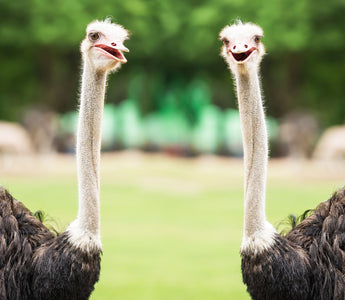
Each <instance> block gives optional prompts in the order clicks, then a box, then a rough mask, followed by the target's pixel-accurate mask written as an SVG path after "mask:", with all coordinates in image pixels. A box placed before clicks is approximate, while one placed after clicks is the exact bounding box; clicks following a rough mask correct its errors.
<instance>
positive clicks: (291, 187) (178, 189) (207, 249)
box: [0, 154, 344, 300]
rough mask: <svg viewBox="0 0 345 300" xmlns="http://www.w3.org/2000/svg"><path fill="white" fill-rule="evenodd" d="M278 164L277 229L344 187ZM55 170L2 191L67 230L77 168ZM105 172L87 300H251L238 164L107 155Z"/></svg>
mask: <svg viewBox="0 0 345 300" xmlns="http://www.w3.org/2000/svg"><path fill="white" fill-rule="evenodd" d="M72 162H73V161H72ZM284 166H285V165H284ZM284 166H282V167H279V165H278V166H275V167H274V168H273V170H272V171H270V173H269V183H268V191H267V215H268V219H269V220H270V221H271V222H272V223H273V224H274V225H277V224H279V222H280V221H281V220H283V219H285V218H286V217H287V216H288V215H289V214H290V213H296V214H301V213H302V212H303V211H304V210H305V209H307V208H313V207H315V206H316V204H317V203H319V202H321V201H323V200H326V199H327V198H328V196H329V195H330V194H331V192H332V191H333V190H335V189H336V188H337V187H340V186H341V184H343V183H344V181H343V182H342V180H341V178H340V177H339V178H336V179H334V178H333V179H332V180H324V179H323V178H322V180H321V179H316V180H315V178H314V180H311V179H310V180H309V179H308V177H307V176H305V177H304V176H302V175H301V174H300V173H299V172H297V171H291V172H289V171H286V172H285V173H284V174H280V173H279V172H278V170H280V169H282V168H284ZM60 167H61V166H59V167H58V168H60ZM52 169H54V167H50V168H49V171H47V172H46V171H45V168H41V167H39V166H38V167H37V170H35V171H34V172H32V173H33V174H31V173H30V172H28V171H24V172H23V173H21V172H17V173H16V172H14V173H6V172H5V173H4V172H3V173H1V174H0V178H1V184H3V185H5V186H6V187H7V188H8V189H9V190H10V191H11V193H12V194H13V195H14V196H15V197H16V198H18V199H19V200H21V201H22V202H24V203H25V204H26V206H27V207H28V208H30V209H31V210H32V211H35V210H38V209H42V210H43V211H45V212H46V213H48V215H49V216H50V217H52V218H53V219H54V220H55V222H56V224H57V225H58V227H59V229H60V230H64V229H65V228H66V226H67V225H68V224H69V223H70V222H71V221H72V220H73V219H74V217H75V216H76V211H77V187H76V176H75V168H74V164H73V163H70V162H69V161H68V163H66V166H65V167H62V169H59V171H58V172H54V171H52ZM101 173H102V176H101V210H102V220H101V223H102V241H103V257H102V269H101V276H100V281H99V282H98V283H97V285H96V287H95V291H94V293H93V294H92V296H91V299H93V300H96V299H121V300H145V299H147V300H163V299H164V300H170V299H171V300H173V299H174V300H188V299H190V300H195V299H198V300H202V299H205V300H206V299H207V300H225V299H227V300H230V299H249V296H248V295H247V293H246V290H245V286H244V285H243V283H242V280H241V271H240V255H239V247H240V242H241V235H242V232H241V231H242V215H243V203H242V178H243V177H242V164H241V162H240V161H234V160H227V159H216V158H202V159H192V160H186V159H172V158H167V157H165V156H161V155H153V156H152V155H149V156H147V155H141V154H140V155H139V154H130V155H128V154H127V155H125V154H120V155H116V156H106V157H103V159H102V172H101ZM314 175H315V174H314ZM313 177H315V176H313ZM315 181H316V183H315Z"/></svg>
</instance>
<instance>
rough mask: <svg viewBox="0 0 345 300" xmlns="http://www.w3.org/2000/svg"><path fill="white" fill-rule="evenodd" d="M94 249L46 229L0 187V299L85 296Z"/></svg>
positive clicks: (96, 268) (94, 268) (93, 275)
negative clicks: (84, 249)
mask: <svg viewBox="0 0 345 300" xmlns="http://www.w3.org/2000/svg"><path fill="white" fill-rule="evenodd" d="M100 255H101V253H100V252H95V253H86V252H84V251H82V250H80V249H77V248H75V247H73V246H72V245H71V244H70V243H69V241H68V236H67V234H66V233H63V234H61V235H58V236H56V235H55V234H53V233H51V232H50V231H49V230H48V229H47V228H46V227H45V226H44V225H43V224H42V223H41V222H40V221H39V220H38V219H37V218H36V217H35V216H34V215H33V214H32V213H31V212H30V211H29V210H28V209H27V208H25V207H24V205H23V204H22V203H20V202H19V201H17V200H15V199H14V198H13V197H12V196H11V195H10V194H9V193H8V192H7V191H6V190H4V189H3V188H1V187H0V300H19V299H20V300H26V299H27V300H36V299H37V300H38V299H41V300H43V299H49V300H53V299H61V300H62V299H64V300H67V299H71V300H72V299H88V298H89V296H90V294H91V292H92V291H93V289H94V284H95V283H96V282H97V281H98V277H99V272H100Z"/></svg>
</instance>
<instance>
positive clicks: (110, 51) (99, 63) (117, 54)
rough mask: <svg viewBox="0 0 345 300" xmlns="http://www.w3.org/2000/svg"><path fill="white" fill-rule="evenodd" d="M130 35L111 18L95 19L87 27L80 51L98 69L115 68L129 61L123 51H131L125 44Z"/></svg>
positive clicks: (107, 69)
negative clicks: (112, 21)
mask: <svg viewBox="0 0 345 300" xmlns="http://www.w3.org/2000/svg"><path fill="white" fill-rule="evenodd" d="M128 35H129V33H128V31H127V30H126V29H124V28H123V27H122V26H121V25H118V24H115V23H111V21H110V19H106V20H105V21H93V22H91V23H90V24H89V25H88V26H87V28H86V37H85V39H84V40H83V41H82V43H81V47H80V51H81V53H82V54H83V57H84V59H88V60H89V62H91V64H92V65H93V66H94V67H95V68H96V70H100V71H110V70H115V69H116V68H118V67H119V66H120V65H121V64H122V63H126V62H127V60H126V58H125V56H124V55H123V53H122V52H129V50H128V49H127V48H126V47H125V46H124V45H123V43H124V41H125V40H126V39H128Z"/></svg>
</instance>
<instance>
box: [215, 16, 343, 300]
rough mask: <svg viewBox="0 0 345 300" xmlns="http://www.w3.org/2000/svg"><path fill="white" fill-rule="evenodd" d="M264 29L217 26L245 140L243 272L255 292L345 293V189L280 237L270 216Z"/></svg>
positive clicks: (263, 295) (285, 295)
mask: <svg viewBox="0 0 345 300" xmlns="http://www.w3.org/2000/svg"><path fill="white" fill-rule="evenodd" d="M262 36H263V31H262V29H261V28H260V27H259V26H257V25H255V24H252V23H245V24H242V23H241V22H240V21H239V22H237V23H235V24H233V25H231V26H226V27H225V28H224V29H223V30H222V31H221V32H220V39H221V40H222V41H223V43H224V45H223V47H222V52H221V55H222V56H223V57H224V59H225V61H226V62H227V63H228V65H229V68H230V70H231V72H232V74H233V76H234V78H235V82H236V88H237V97H238V105H239V111H240V117H241V124H242V138H243V147H244V169H245V176H244V181H245V182H244V185H245V188H244V229H243V239H242V245H241V256H242V275H243V281H244V283H245V284H246V285H247V290H248V292H249V294H250V295H251V297H252V298H253V299H280V300H282V299H294V300H296V299H304V300H305V299H310V300H312V299H313V300H316V299H320V300H321V299H322V300H326V299H345V251H344V250H345V191H344V189H342V190H339V191H338V192H336V193H335V194H334V195H333V196H332V197H331V198H330V199H329V200H327V201H325V202H322V203H321V204H320V205H319V206H318V207H317V208H316V209H315V210H314V211H313V213H312V214H311V215H310V216H309V217H307V218H305V219H304V220H303V221H302V222H301V223H300V224H299V225H297V226H295V227H294V228H293V229H292V230H291V231H290V232H289V233H288V234H287V235H286V236H281V235H279V234H278V233H277V231H276V230H275V229H274V228H273V226H272V225H271V224H270V223H268V222H267V220H266V215H265V190H266V170H267V160H268V145H267V131H266V125H265V118H264V109H263V105H262V97H261V89H260V80H259V75H258V73H259V65H260V62H261V59H262V56H263V55H264V53H265V49H264V46H263V44H262V43H261V37H262Z"/></svg>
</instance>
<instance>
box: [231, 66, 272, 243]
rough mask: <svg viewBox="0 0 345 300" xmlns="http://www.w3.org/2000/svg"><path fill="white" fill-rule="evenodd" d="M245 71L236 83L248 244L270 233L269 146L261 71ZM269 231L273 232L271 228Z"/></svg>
mask: <svg viewBox="0 0 345 300" xmlns="http://www.w3.org/2000/svg"><path fill="white" fill-rule="evenodd" d="M241 67H242V66H241ZM241 71H242V72H238V73H237V74H236V86H237V95H238V105H239V112H240V118H241V126H242V138H243V150H244V171H245V175H244V233H243V243H244V244H245V243H247V242H249V243H251V242H253V240H255V239H256V237H257V236H261V235H262V234H264V233H265V232H267V225H268V223H267V221H266V214H265V197H266V195H265V192H266V173H267V160H268V145H267V129H266V123H265V114H264V109H263V105H262V98H261V90H260V82H259V75H258V70H257V69H252V68H250V69H248V70H245V71H243V70H241ZM269 231H272V230H271V228H270V229H269ZM242 247H243V245H242Z"/></svg>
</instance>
